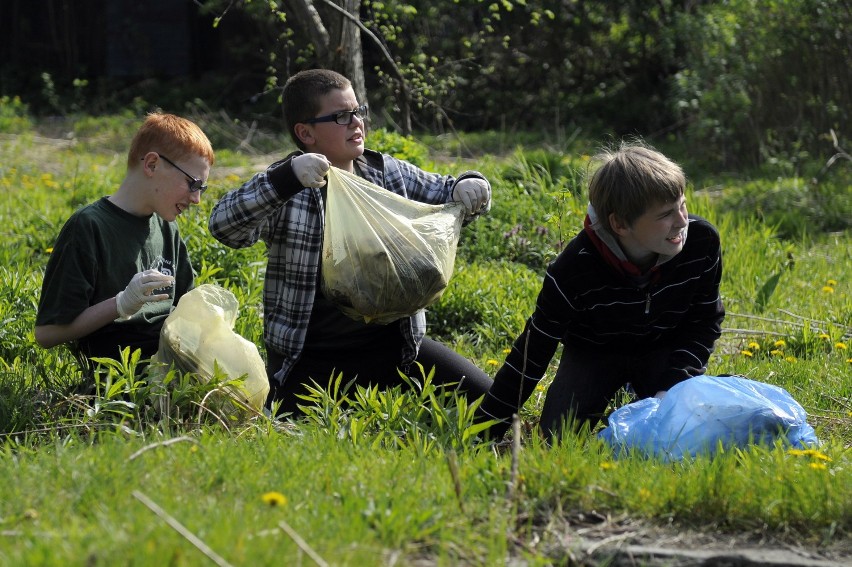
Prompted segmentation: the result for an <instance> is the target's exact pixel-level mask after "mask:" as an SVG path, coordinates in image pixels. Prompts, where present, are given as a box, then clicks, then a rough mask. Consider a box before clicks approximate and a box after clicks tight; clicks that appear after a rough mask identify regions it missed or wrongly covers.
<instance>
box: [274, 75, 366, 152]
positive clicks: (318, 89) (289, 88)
mask: <svg viewBox="0 0 852 567" xmlns="http://www.w3.org/2000/svg"><path fill="white" fill-rule="evenodd" d="M351 86H352V83H351V82H350V81H349V79H347V78H346V77H344V76H343V75H341V74H340V73H338V72H336V71H332V70H330V69H307V70H305V71H299V72H298V73H296V74H295V75H293V76H291V77H290V78H289V79H287V82H286V83H284V90H283V92H282V95H281V100H282V104H283V107H284V121H285V122H286V123H287V129H288V131H289V132H290V137H291V138H292V139H293V142H295V143H296V145H297V146H298V147H299V148H301V149H303V150H304V149H305V148H304V146H303V145H302V142H301V141H300V140H299V137H298V136H296V131H295V127H296V124H299V123H300V122H305V121H306V120H310V119H311V118H313V117H315V116H316V115H317V112H319V110H320V97H322V96H324V95H327V94H328V93H330V92H331V91H333V90H341V91H342V90H346V89H348V88H349V87H351Z"/></svg>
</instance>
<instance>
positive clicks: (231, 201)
mask: <svg viewBox="0 0 852 567" xmlns="http://www.w3.org/2000/svg"><path fill="white" fill-rule="evenodd" d="M300 153H301V152H298V153H295V154H291V155H289V156H287V157H286V158H285V159H283V160H281V161H277V162H275V163H273V164H272V165H270V166H269V167H268V168H267V169H266V171H264V172H262V173H257V174H255V175H254V176H253V177H252V178H251V179H249V180H248V181H247V182H246V183H244V184H243V185H242V186H241V187H239V188H237V189H234V190H232V191H229V192H228V193H226V194H225V195H224V196H223V197H222V198H221V199H219V201H218V202H217V203H216V205H215V206H214V207H213V210H212V211H211V213H210V219H209V220H208V223H207V227H208V229H209V230H210V234H212V235H213V237H214V238H216V240H218V241H219V242H221V243H223V244H225V245H226V246H230V247H231V248H245V247H248V246H251V245H253V244H255V243H256V242H257V241H258V240H260V239H261V238H263V239H266V238H267V223H268V222H269V219H270V217H271V216H272V215H274V214H275V213H276V212H278V211H279V210H280V209H281V207H282V206H283V205H284V204H285V203H286V202H287V201H288V200H289V199H290V198H292V197H293V196H294V195H296V193H298V192H299V191H302V190H304V186H303V185H302V184H301V183H300V182H299V180H298V179H297V178H296V174H295V173H294V172H293V167H292V164H291V161H292V158H293V157H295V156H296V155H300Z"/></svg>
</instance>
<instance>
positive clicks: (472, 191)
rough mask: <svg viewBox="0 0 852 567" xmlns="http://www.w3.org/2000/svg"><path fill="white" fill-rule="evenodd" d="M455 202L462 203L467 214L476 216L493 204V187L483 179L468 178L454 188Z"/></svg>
mask: <svg viewBox="0 0 852 567" xmlns="http://www.w3.org/2000/svg"><path fill="white" fill-rule="evenodd" d="M453 201H455V202H460V203H462V204H463V205H464V208H465V209H466V210H467V214H469V215H473V214H476V213H478V212H480V211H482V210H483V209H485V208H486V207H487V206H488V204H489V203H490V202H491V186H490V185H488V182H487V181H485V180H484V179H482V178H481V177H466V178H464V179H462V180H461V181H459V182H457V183H456V186H455V187H454V188H453Z"/></svg>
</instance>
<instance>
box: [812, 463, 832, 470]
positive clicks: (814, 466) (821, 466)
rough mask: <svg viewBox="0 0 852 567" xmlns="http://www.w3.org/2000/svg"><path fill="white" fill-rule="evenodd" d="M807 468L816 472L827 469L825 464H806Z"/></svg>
mask: <svg viewBox="0 0 852 567" xmlns="http://www.w3.org/2000/svg"><path fill="white" fill-rule="evenodd" d="M808 466H809V467H811V468H812V469H814V470H818V471H824V470H825V469H827V468H828V467H827V466H826V465H825V463H808Z"/></svg>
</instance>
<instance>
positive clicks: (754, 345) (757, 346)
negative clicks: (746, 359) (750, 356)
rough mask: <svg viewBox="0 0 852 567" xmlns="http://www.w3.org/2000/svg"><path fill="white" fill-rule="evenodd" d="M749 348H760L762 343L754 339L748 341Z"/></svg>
mask: <svg viewBox="0 0 852 567" xmlns="http://www.w3.org/2000/svg"><path fill="white" fill-rule="evenodd" d="M748 348H749V350H760V345H759V344H758V343H756V342H754V341H752V342H750V343H748Z"/></svg>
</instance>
